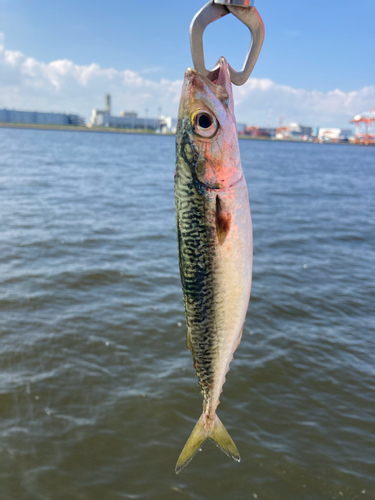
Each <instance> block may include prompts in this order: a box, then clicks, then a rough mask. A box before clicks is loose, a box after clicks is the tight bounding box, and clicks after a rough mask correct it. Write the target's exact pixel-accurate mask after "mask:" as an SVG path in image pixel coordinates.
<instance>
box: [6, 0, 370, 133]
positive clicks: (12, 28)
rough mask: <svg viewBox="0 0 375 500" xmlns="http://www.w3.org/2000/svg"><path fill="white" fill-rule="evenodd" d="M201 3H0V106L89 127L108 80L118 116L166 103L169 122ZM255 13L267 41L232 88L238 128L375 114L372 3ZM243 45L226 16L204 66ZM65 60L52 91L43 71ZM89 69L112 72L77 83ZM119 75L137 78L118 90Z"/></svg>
mask: <svg viewBox="0 0 375 500" xmlns="http://www.w3.org/2000/svg"><path fill="white" fill-rule="evenodd" d="M204 3H205V2H204V1H200V0H188V1H185V2H183V1H181V0H173V1H172V0H163V1H161V0H159V1H158V2H156V1H155V0H142V1H135V0H122V1H120V0H117V1H114V0H107V1H106V2H102V1H97V0H91V1H87V0H75V1H72V0H64V1H62V0H53V1H51V0H0V32H2V33H3V35H4V50H3V52H4V54H5V52H7V53H8V54H11V55H10V56H9V55H8V56H5V55H4V58H5V59H4V61H5V62H4V61H3V64H5V65H7V66H6V68H5V69H6V70H5V71H3V76H2V75H1V74H0V91H1V92H0V107H4V106H5V107H18V108H19V107H20V106H22V107H23V108H24V109H36V108H38V109H39V107H41V106H42V107H43V108H45V109H47V108H48V109H54V110H57V111H60V110H61V111H63V110H66V111H77V112H80V113H81V114H84V115H85V116H86V118H88V117H89V114H90V111H91V108H92V107H100V106H101V105H102V101H103V98H102V97H100V96H101V95H102V94H101V93H102V92H103V91H104V90H105V87H106V84H105V80H106V79H107V80H108V91H111V93H112V95H113V102H114V111H115V112H119V111H120V109H123V108H127V109H128V108H132V107H133V108H138V109H137V111H139V112H140V113H141V114H142V113H143V110H144V108H145V107H148V108H149V109H150V115H156V112H157V111H156V110H157V107H158V106H159V105H161V106H162V107H163V110H164V111H165V112H166V113H168V114H174V115H176V112H177V106H178V86H179V85H180V83H178V82H180V81H181V79H182V78H183V74H184V71H185V69H186V67H187V66H189V65H191V56H190V48H189V38H188V29H189V25H190V22H191V19H192V17H193V16H194V14H195V13H196V12H197V10H199V9H200V8H201V7H202V6H203V5H204ZM255 6H256V8H257V9H258V11H259V13H260V15H261V17H262V19H263V21H264V24H265V29H266V37H265V42H264V46H263V50H262V52H261V55H260V57H259V60H258V63H257V65H256V67H255V69H254V71H253V74H252V82H251V85H250V84H249V85H248V86H245V87H243V88H241V89H237V90H236V96H237V99H236V103H237V104H236V107H237V117H238V120H239V121H246V122H247V123H253V122H254V121H257V122H258V123H259V124H261V125H265V124H266V122H272V123H271V124H273V125H275V124H277V122H278V121H279V119H280V116H284V117H285V118H284V119H285V121H301V120H302V121H304V122H305V123H306V120H308V121H310V122H312V121H314V123H310V124H312V125H323V126H325V125H327V126H333V125H335V124H337V125H338V126H344V125H345V124H347V123H348V118H349V117H350V116H351V115H352V114H353V113H354V114H356V113H359V112H362V111H365V110H366V109H368V108H370V107H373V106H375V87H374V86H375V65H374V63H373V50H374V48H375V30H374V28H373V22H374V19H375V1H374V0H360V1H359V2H355V3H354V2H353V1H351V2H349V1H347V0H342V1H339V0H329V1H327V0H325V1H323V0H315V1H314V2H306V1H302V0H283V1H280V0H256V1H255ZM248 43H249V33H248V31H247V29H246V28H245V27H243V26H242V25H241V24H240V23H239V22H238V21H237V20H236V19H235V18H234V17H233V16H226V17H225V18H224V19H222V20H220V21H218V22H216V23H214V24H213V25H211V26H210V27H209V28H208V29H207V34H206V36H205V51H206V58H207V61H208V63H211V64H212V65H213V64H214V63H215V61H216V60H217V59H218V57H219V56H220V55H224V56H226V57H227V59H228V60H229V62H230V63H231V64H232V66H234V67H235V68H240V67H241V66H242V63H243V60H244V57H245V54H246V51H247V47H248ZM17 53H18V54H19V53H21V54H22V55H23V59H22V58H21V57H20V56H19V57H18V59H17V57H16V56H15V55H14V54H17ZM12 54H13V55H12ZM28 58H32V59H33V60H35V61H36V62H37V63H38V64H39V66H38V69H37V70H36V69H35V68H36V65H35V64H34V66H33V69H32V70H30V69H28V68H29V66H28V64H29V63H27V59H28ZM15 59H17V61H16V63H15V62H14V61H15ZM10 60H11V63H10V62H9V61H10ZM61 60H65V61H70V62H71V63H72V65H74V68H75V69H72V68H73V66H70V69H69V68H68V66H69V65H67V64H65V66H64V69H62V66H61V65H60V67H59V69H58V73H59V77H58V78H60V80H59V81H58V82H57V83H56V81H55V80H53V78H54V77H53V76H51V71H50V70H51V67H50V66H48V65H50V64H51V63H52V62H54V61H61ZM93 64H95V65H96V67H100V68H101V70H103V71H104V70H107V73H105V72H104V73H103V71H102V72H101V73H100V71H93V72H92V74H90V77H87V78H88V80H87V79H86V80H85V79H82V76H77V74H78V73H77V71H78V72H79V71H81V73H82V72H85V70H84V68H87V67H90V65H93ZM17 65H19V67H20V69H19V71H20V72H19V74H18V73H17V76H16V73H15V72H16V69H15V67H16V66H17ZM43 65H44V66H43ZM46 65H47V66H46ZM0 66H1V62H0ZM55 66H56V65H55ZM55 66H53V68H52V69H53V70H54V71H55V69H56V67H55ZM77 67H78V68H80V69H78V70H77V69H76V68H77ZM25 68H26V69H25ZM46 68H47V69H46ZM0 69H1V68H0ZM111 69H112V70H114V71H115V73H113V74H112V76H111V73H110V72H109V70H111ZM30 71H32V72H33V74H32V83H30ZM123 71H128V72H130V73H129V75H132V78H131V79H130V80H129V78H130V77H129V75H128V77H129V78H128V77H127V78H126V79H125V80H126V81H125V82H124V79H123V78H122V76H121V75H122V72H123ZM36 72H37V73H38V74H36ZM81 73H80V75H81ZM86 73H87V71H86ZM86 73H85V74H86ZM4 75H5V76H4ZM25 75H26V76H25ZM38 75H39V76H38ZM113 75H115V76H113ZM39 77H40V78H41V80H40V82H37V78H39ZM137 78H138V79H137ZM12 79H13V80H12ZM46 79H47V80H48V81H47V80H46ZM74 79H75V80H74ZM77 79H78V80H77ZM116 79H117V83H115V82H114V80H116ZM73 80H74V81H73ZM162 81H168V82H169V84H168V85H167V86H166V84H161V82H162ZM51 82H52V83H51ZM77 82H78V83H77ZM153 83H155V85H156V86H153ZM12 84H13V87H12ZM48 85H49V86H48ZM122 86H127V88H123V87H122ZM1 87H3V88H1ZM38 87H39V90H40V92H39V94H38ZM47 87H48V88H47ZM81 87H82V88H81ZM364 89H365V90H364ZM335 91H337V92H336V93H335ZM132 96H133V98H132ZM68 106H70V107H69V109H67V107H68ZM361 106H362V107H363V109H362V107H361ZM152 107H154V108H155V110H154V111H153V110H152ZM63 108H64V109H63ZM340 109H341V111H340ZM304 118H305V119H304ZM303 119H304V120H303Z"/></svg>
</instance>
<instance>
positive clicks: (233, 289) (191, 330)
mask: <svg viewBox="0 0 375 500" xmlns="http://www.w3.org/2000/svg"><path fill="white" fill-rule="evenodd" d="M233 108H234V107H233V96H232V88H231V82H230V76H229V69H228V64H227V62H226V61H225V59H224V58H221V59H220V60H219V63H218V65H217V68H216V69H215V70H214V71H213V72H211V74H210V75H208V77H207V78H205V77H203V76H201V75H199V74H198V73H197V72H196V71H194V70H192V69H191V68H188V70H187V71H186V73H185V80H184V84H183V90H182V96H181V103H180V111H179V120H178V126H177V132H176V173H175V201H176V223H177V241H178V254H179V263H180V273H181V283H182V290H183V296H184V305H185V315H186V324H187V347H188V348H189V349H190V351H191V352H192V355H193V359H194V366H195V369H196V372H197V377H198V380H199V385H200V387H201V392H202V396H203V413H202V416H201V417H200V419H199V420H198V422H197V424H196V426H195V428H194V430H193V432H192V434H191V436H190V438H189V439H188V441H187V443H186V445H185V447H184V449H183V451H182V453H181V455H180V458H179V460H178V462H177V465H176V472H177V473H178V472H180V471H181V470H182V469H183V468H184V467H185V466H186V465H187V464H188V463H189V462H190V460H191V459H192V458H193V457H194V455H195V453H196V452H197V451H198V449H199V447H200V445H201V444H202V443H203V442H204V441H205V440H206V439H208V438H209V439H212V440H213V441H214V442H215V443H216V444H217V445H218V446H219V447H220V448H221V449H222V450H223V451H224V452H225V453H226V454H227V455H229V456H230V457H232V458H234V459H235V460H237V461H239V460H240V457H239V453H238V450H237V448H236V446H235V444H234V443H233V441H232V439H231V437H230V436H229V434H228V432H227V431H226V429H225V427H224V426H223V424H222V423H221V421H220V420H219V418H218V416H217V415H216V408H217V406H218V404H219V397H220V394H221V391H222V387H223V384H224V382H225V375H226V373H227V371H228V369H229V364H230V362H231V360H232V358H233V353H234V351H235V350H236V348H237V346H238V344H239V342H240V339H241V334H242V329H243V324H244V321H245V316H246V312H247V307H248V302H249V298H250V288H251V273H252V226H251V217H250V207H249V200H248V193H247V186H246V182H245V179H244V176H243V172H242V167H241V162H240V156H239V148H238V139H237V130H236V122H235V118H234V110H233Z"/></svg>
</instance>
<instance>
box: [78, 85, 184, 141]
mask: <svg viewBox="0 0 375 500" xmlns="http://www.w3.org/2000/svg"><path fill="white" fill-rule="evenodd" d="M173 122H174V120H172V118H169V117H166V116H161V117H160V118H148V117H145V118H142V117H139V116H138V113H137V112H136V111H121V113H120V116H113V115H112V114H111V96H110V95H109V94H106V96H105V109H104V110H100V109H93V110H92V115H91V120H90V122H89V123H88V126H89V127H112V128H127V129H148V130H155V131H156V132H160V133H166V132H171V131H172V130H173V127H174V128H175V123H173Z"/></svg>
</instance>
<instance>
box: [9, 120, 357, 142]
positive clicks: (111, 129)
mask: <svg viewBox="0 0 375 500" xmlns="http://www.w3.org/2000/svg"><path fill="white" fill-rule="evenodd" d="M0 128H23V129H33V130H60V131H65V132H105V133H112V134H143V135H156V136H171V135H175V134H174V133H172V132H167V133H166V134H157V133H156V132H155V131H154V130H151V129H129V128H114V127H82V126H76V125H42V124H36V123H6V122H0ZM238 138H239V139H244V140H246V141H247V140H250V141H270V142H295V143H301V144H319V145H320V144H321V143H319V142H309V141H300V140H298V139H297V140H296V139H271V138H270V137H252V136H250V135H239V136H238ZM323 144H329V145H343V144H344V145H349V146H364V144H354V143H352V142H324V143H323Z"/></svg>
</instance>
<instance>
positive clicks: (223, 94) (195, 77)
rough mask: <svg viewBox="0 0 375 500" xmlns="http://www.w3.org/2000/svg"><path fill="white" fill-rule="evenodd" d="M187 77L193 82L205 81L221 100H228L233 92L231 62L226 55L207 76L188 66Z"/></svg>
mask: <svg viewBox="0 0 375 500" xmlns="http://www.w3.org/2000/svg"><path fill="white" fill-rule="evenodd" d="M185 78H186V79H187V80H190V81H191V82H192V83H198V81H200V82H201V83H203V82H204V83H205V84H206V85H208V87H209V88H210V89H211V91H212V92H213V94H214V95H215V96H216V97H217V98H218V99H219V100H220V101H222V102H228V99H229V97H230V94H231V80H230V73H229V64H228V63H227V61H226V59H225V57H220V59H219V60H218V62H217V63H216V65H215V67H214V68H213V69H212V70H211V71H210V72H209V73H208V74H207V76H203V75H201V74H200V73H198V72H197V71H196V70H195V69H193V68H188V69H187V70H186V72H185Z"/></svg>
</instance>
